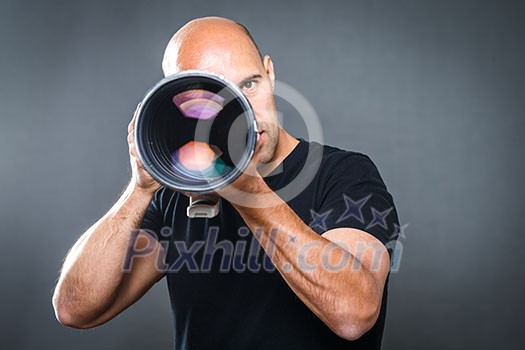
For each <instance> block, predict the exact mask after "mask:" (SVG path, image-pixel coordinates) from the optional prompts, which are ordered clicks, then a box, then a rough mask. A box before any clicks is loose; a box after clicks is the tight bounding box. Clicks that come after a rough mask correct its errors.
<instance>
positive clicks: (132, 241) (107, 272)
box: [53, 120, 164, 328]
mask: <svg viewBox="0 0 525 350" xmlns="http://www.w3.org/2000/svg"><path fill="white" fill-rule="evenodd" d="M133 124H134V121H133V120H132V121H131V122H130V124H129V126H128V143H129V148H130V160H131V166H132V171H133V176H132V180H131V182H130V184H129V186H128V188H127V189H126V191H125V192H124V194H123V195H122V197H121V198H120V199H119V200H118V202H117V203H116V204H115V205H114V206H113V207H112V208H111V209H110V210H109V211H108V213H106V214H105V215H104V216H103V217H102V218H101V219H100V220H99V221H98V222H97V223H95V224H94V225H93V226H92V227H91V228H89V229H88V230H87V231H86V232H85V233H84V234H83V235H82V236H81V237H80V239H79V240H78V241H77V242H76V243H75V245H74V246H73V247H72V248H71V250H70V251H69V253H68V254H67V256H66V259H65V261H64V264H63V267H62V270H61V273H60V277H59V280H58V282H57V285H56V288H55V292H54V295H53V307H54V309H55V314H56V317H57V319H58V320H59V321H60V322H61V323H62V324H64V325H67V326H70V327H75V328H90V327H94V326H97V325H100V324H102V323H104V322H107V321H108V320H110V319H111V318H113V317H115V316H116V315H117V314H119V313H120V312H121V311H122V310H124V309H125V308H127V307H128V306H130V305H131V304H133V303H134V302H135V301H136V300H138V299H139V298H140V297H141V296H142V295H144V293H146V291H147V290H148V289H149V288H150V287H151V286H152V285H153V284H154V283H155V282H156V281H158V280H159V279H160V278H161V277H162V276H163V273H162V272H161V271H159V270H158V269H157V261H158V260H157V259H158V258H159V255H160V257H161V259H162V257H163V254H164V251H163V248H162V247H161V245H160V244H159V243H158V242H157V241H156V240H155V239H154V238H153V237H151V236H150V235H148V234H146V233H144V232H139V233H138V235H134V234H133V232H138V231H137V230H138V229H139V228H140V225H141V223H142V220H143V218H144V215H145V213H146V210H147V208H148V206H149V204H150V202H151V199H152V198H153V195H154V193H155V191H156V190H157V189H158V188H159V185H158V183H156V182H155V181H154V180H153V179H151V177H149V175H148V174H147V173H146V172H145V170H144V168H143V167H142V164H141V163H140V161H139V160H138V158H137V157H136V153H135V152H136V151H135V147H134V143H133ZM130 249H133V250H134V251H137V250H141V249H148V250H151V254H149V255H146V254H142V255H141V256H140V257H135V258H134V259H133V261H132V264H131V265H130V269H129V271H127V272H124V270H123V265H124V261H125V259H126V257H127V256H126V254H128V252H129V250H130Z"/></svg>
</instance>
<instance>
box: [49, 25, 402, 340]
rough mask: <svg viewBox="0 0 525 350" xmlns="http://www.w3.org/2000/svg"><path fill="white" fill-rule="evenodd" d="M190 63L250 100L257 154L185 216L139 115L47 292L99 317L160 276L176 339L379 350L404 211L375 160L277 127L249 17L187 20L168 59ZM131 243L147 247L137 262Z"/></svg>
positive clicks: (75, 313)
mask: <svg viewBox="0 0 525 350" xmlns="http://www.w3.org/2000/svg"><path fill="white" fill-rule="evenodd" d="M190 69H198V70H206V71H209V72H213V73H216V74H220V75H223V76H224V77H225V78H227V79H229V80H230V81H232V82H234V83H236V84H238V86H239V88H240V89H241V91H242V92H243V93H244V94H245V95H246V97H247V98H248V100H249V102H250V104H251V105H252V107H253V109H254V112H255V115H256V119H257V125H258V130H259V135H258V141H257V146H256V150H255V154H254V160H253V162H252V164H250V166H249V169H248V170H247V171H246V174H243V175H242V176H241V177H240V178H238V179H237V180H236V181H235V182H234V183H233V184H232V185H230V186H228V187H226V188H225V189H223V190H221V191H219V194H220V195H221V196H222V197H223V199H222V201H221V209H220V214H219V216H217V217H215V218H212V219H189V218H188V217H187V216H186V215H185V208H186V206H187V205H188V198H187V196H185V195H183V194H179V193H175V192H173V191H170V190H169V189H166V188H161V187H160V185H159V184H158V183H157V182H155V181H154V180H153V179H152V178H151V177H150V176H149V175H148V173H147V172H146V171H145V170H144V168H143V166H142V164H141V163H140V161H139V159H138V158H137V155H136V150H135V145H134V141H133V133H132V132H133V120H132V122H131V123H130V125H129V128H128V132H129V136H128V143H129V149H130V159H131V166H132V171H133V175H132V179H131V182H130V184H129V186H128V188H127V190H126V191H125V193H124V194H123V195H122V197H121V198H120V199H119V201H118V202H117V203H116V204H115V205H114V206H113V207H112V208H111V209H110V211H109V212H108V213H107V214H106V215H104V216H103V217H102V218H101V219H100V220H99V221H98V222H97V223H95V224H94V225H93V226H92V227H91V228H90V229H89V230H88V231H87V232H86V233H84V234H83V235H82V236H81V238H80V239H79V240H78V241H77V242H76V243H75V245H74V246H73V247H72V249H71V251H70V252H69V254H68V255H67V257H66V259H65V262H64V265H63V268H62V271H61V275H60V278H59V281H58V283H57V287H56V290H55V294H54V297H53V305H54V307H55V312H56V315H57V318H58V319H59V321H60V322H61V323H63V324H64V325H67V326H71V327H75V328H89V327H94V326H97V325H100V324H103V323H105V322H107V321H108V320H110V319H111V318H113V317H114V316H116V315H117V314H118V313H120V312H121V311H123V310H124V309H125V308H127V307H128V306H130V305H131V304H133V303H134V302H135V301H136V300H138V299H139V298H140V297H141V296H142V295H143V294H144V293H146V291H147V290H148V289H149V288H150V287H151V286H152V285H153V284H154V283H156V282H157V281H158V280H159V279H160V278H162V277H163V276H166V277H167V282H168V287H169V291H170V298H171V304H172V308H173V317H174V331H175V347H176V349H186V348H189V349H205V348H214V349H337V348H345V349H378V348H380V344H381V337H382V333H383V327H384V321H385V311H386V309H385V307H386V304H385V303H386V284H387V279H388V272H389V265H390V257H389V251H388V250H387V249H386V247H385V244H387V242H389V240H390V239H392V237H395V232H394V225H395V224H397V214H396V212H395V208H394V205H393V201H392V197H391V196H390V194H389V193H388V192H387V190H386V188H385V186H384V184H383V181H382V180H381V177H380V175H379V173H378V172H377V169H376V168H375V166H374V165H373V163H372V162H371V161H370V159H369V158H368V157H366V156H364V155H362V154H358V153H354V152H346V151H342V150H339V149H336V148H332V147H326V146H325V147H323V146H320V145H314V146H315V147H310V146H312V145H309V143H308V142H305V141H303V140H297V139H295V138H294V137H292V136H291V135H290V134H289V133H287V132H286V131H285V130H284V129H283V128H282V127H281V126H280V125H279V122H278V114H277V110H276V106H275V100H274V95H273V89H274V81H275V75H274V68H273V63H272V60H271V59H270V57H269V56H267V55H266V56H264V57H262V58H261V55H260V53H259V51H258V48H257V46H256V45H255V43H254V42H253V40H252V38H251V36H250V35H249V33H248V32H247V30H246V29H245V28H244V27H242V26H241V25H239V24H237V23H235V22H232V21H230V20H227V19H224V18H202V19H197V20H193V21H191V22H189V23H188V24H186V25H185V26H184V27H182V28H181V29H180V30H179V31H178V32H177V33H176V34H175V35H174V37H173V38H172V39H171V41H170V42H169V44H168V46H167V48H166V52H165V56H164V60H163V70H164V73H165V75H171V74H174V73H177V72H180V71H184V70H190ZM316 147H317V148H316ZM311 149H318V150H322V151H323V154H322V159H321V164H320V167H319V170H318V171H317V172H316V174H315V177H314V178H313V179H312V180H311V182H310V183H309V184H307V186H306V188H305V189H304V190H303V191H302V192H301V193H300V194H298V195H297V196H295V197H294V198H289V199H287V202H285V201H284V200H283V199H281V198H280V197H279V196H278V194H277V193H278V190H279V189H281V188H283V187H285V186H286V185H288V184H290V183H291V181H292V180H293V179H294V177H295V176H297V174H298V173H299V172H300V171H301V169H302V167H303V166H304V165H305V159H306V158H307V155H308V152H309V151H310V150H311ZM277 168H280V171H276V169H277ZM139 228H142V229H143V230H141V231H138V230H137V229H139ZM152 237H156V239H153V238H152ZM203 242H204V243H203ZM203 244H204V245H206V246H205V247H204V246H203ZM260 248H262V249H260ZM130 251H133V252H145V251H147V253H148V254H137V255H136V256H133V257H132V259H131V260H132V262H131V263H130V261H129V260H130V255H129V252H130ZM159 261H162V262H163V263H162V264H159ZM159 265H162V268H159ZM123 266H125V267H126V268H124V269H123Z"/></svg>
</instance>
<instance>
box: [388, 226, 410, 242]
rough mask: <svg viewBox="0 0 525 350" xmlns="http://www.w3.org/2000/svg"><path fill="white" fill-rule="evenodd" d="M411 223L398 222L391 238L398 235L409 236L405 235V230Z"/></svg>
mask: <svg viewBox="0 0 525 350" xmlns="http://www.w3.org/2000/svg"><path fill="white" fill-rule="evenodd" d="M408 225H410V224H404V225H401V226H399V225H398V224H394V233H392V236H390V238H391V239H392V238H394V237H398V238H407V237H406V235H405V230H406V228H407V227H408Z"/></svg>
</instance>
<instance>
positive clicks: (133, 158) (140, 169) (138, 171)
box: [128, 103, 160, 192]
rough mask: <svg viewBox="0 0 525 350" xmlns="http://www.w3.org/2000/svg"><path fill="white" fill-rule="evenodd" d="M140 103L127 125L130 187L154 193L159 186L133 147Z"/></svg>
mask: <svg viewBox="0 0 525 350" xmlns="http://www.w3.org/2000/svg"><path fill="white" fill-rule="evenodd" d="M139 107H140V103H139V104H138V105H137V108H136V109H135V112H134V113H133V118H132V119H131V121H130V122H129V124H128V146H129V161H130V163H131V171H132V175H131V185H133V186H135V187H137V188H139V189H142V190H146V191H148V192H155V191H156V190H158V189H159V188H160V184H159V183H158V182H157V181H155V180H154V179H153V178H152V177H151V175H150V174H148V172H147V171H146V169H144V166H143V165H142V162H141V161H140V159H139V157H138V155H137V148H136V147H135V137H134V131H135V119H136V118H137V111H138V109H139Z"/></svg>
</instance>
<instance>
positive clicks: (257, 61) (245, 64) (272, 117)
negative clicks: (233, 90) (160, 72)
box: [163, 28, 280, 164]
mask: <svg viewBox="0 0 525 350" xmlns="http://www.w3.org/2000/svg"><path fill="white" fill-rule="evenodd" d="M220 29H221V28H220ZM220 29H219V30H211V28H203V29H201V30H200V31H194V33H191V34H190V35H189V36H187V37H186V39H185V40H181V42H180V43H179V44H177V45H176V49H173V50H170V47H169V46H168V49H167V50H166V54H165V58H164V63H163V67H164V74H165V75H171V74H175V73H177V72H180V71H183V70H190V69H197V70H204V71H208V72H211V73H215V74H219V75H222V76H224V77H225V78H226V79H228V80H230V81H232V82H233V83H235V84H237V86H239V88H240V89H241V91H242V92H243V93H244V94H245V96H246V97H247V99H248V100H249V101H250V104H251V106H252V107H253V110H254V112H255V118H256V120H257V127H258V132H259V135H258V141H257V146H256V149H255V154H254V161H255V162H256V163H258V164H266V163H268V162H270V161H272V160H274V156H275V155H276V154H275V153H276V149H277V146H278V143H279V130H280V126H279V119H278V114H277V108H276V106H275V98H274V95H273V87H274V73H273V64H272V61H271V59H270V57H269V56H265V57H264V59H263V60H261V58H260V56H259V54H258V52H257V50H256V48H255V46H254V45H253V44H252V43H251V41H250V40H249V38H248V37H247V36H246V34H244V33H243V32H241V31H240V30H235V28H233V29H230V30H228V28H222V32H221V30H220ZM170 45H172V44H171V43H170Z"/></svg>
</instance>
